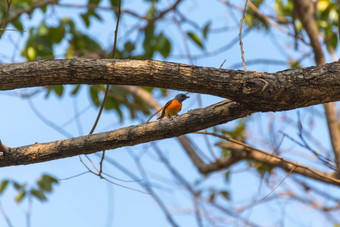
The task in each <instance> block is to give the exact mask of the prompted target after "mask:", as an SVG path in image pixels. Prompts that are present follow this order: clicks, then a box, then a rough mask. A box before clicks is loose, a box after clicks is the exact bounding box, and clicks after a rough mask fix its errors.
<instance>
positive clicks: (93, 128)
mask: <svg viewBox="0 0 340 227" xmlns="http://www.w3.org/2000/svg"><path fill="white" fill-rule="evenodd" d="M121 4H122V0H119V3H118V14H117V23H116V30H115V37H114V42H113V49H112V58H115V54H116V47H117V36H118V28H119V20H120V15H121ZM109 89H110V84H107V85H106V89H105V94H104V98H103V101H102V104H101V106H100V109H99V112H98V115H97V118H96V121H95V123H94V124H93V127H92V129H91V131H90V133H89V134H90V135H91V134H92V133H93V132H94V130H95V129H96V127H97V124H98V122H99V119H100V117H101V115H102V112H103V109H104V105H105V101H106V98H107V94H108V93H109ZM86 157H87V156H86ZM87 158H88V157H87ZM104 158H105V150H103V154H102V158H101V161H100V167H99V171H98V176H99V177H101V178H103V177H102V172H103V160H104ZM91 162H92V161H91ZM95 168H96V167H95Z"/></svg>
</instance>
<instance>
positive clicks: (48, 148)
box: [0, 101, 252, 167]
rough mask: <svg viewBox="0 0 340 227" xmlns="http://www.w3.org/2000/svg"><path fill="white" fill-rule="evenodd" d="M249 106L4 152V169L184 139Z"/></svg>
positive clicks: (0, 162)
mask: <svg viewBox="0 0 340 227" xmlns="http://www.w3.org/2000/svg"><path fill="white" fill-rule="evenodd" d="M251 113H252V112H251V111H250V110H248V109H247V105H244V104H239V103H236V102H233V101H222V102H220V103H217V104H214V105H212V106H208V107H206V108H204V109H195V110H191V111H189V112H188V113H186V114H184V115H181V116H179V117H175V118H171V119H168V118H167V119H164V120H160V121H155V122H151V123H148V124H141V125H136V126H130V127H126V128H121V129H118V130H115V131H109V132H104V133H98V134H92V135H87V136H80V137H75V138H71V139H65V140H60V141H54V142H50V143H44V144H39V143H36V144H33V145H28V146H23V147H16V148H9V149H3V150H2V152H3V157H2V159H0V167H3V166H11V165H21V164H31V163H37V162H43V161H49V160H54V159H60V158H65V157H71V156H75V155H80V154H90V153H94V152H97V151H101V150H109V149H114V148H118V147H124V146H132V145H136V144H140V143H145V142H150V141H155V140H159V139H165V138H171V137H175V136H180V135H183V134H186V133H190V132H195V131H198V130H202V129H204V128H208V127H211V126H214V125H217V124H221V123H225V122H229V121H231V120H234V119H236V118H240V117H245V116H247V115H249V114H251Z"/></svg>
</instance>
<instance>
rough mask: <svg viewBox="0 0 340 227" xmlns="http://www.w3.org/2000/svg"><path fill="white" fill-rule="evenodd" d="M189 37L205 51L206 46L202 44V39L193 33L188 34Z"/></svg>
mask: <svg viewBox="0 0 340 227" xmlns="http://www.w3.org/2000/svg"><path fill="white" fill-rule="evenodd" d="M187 36H188V37H189V38H190V39H191V40H192V41H193V42H194V43H196V44H197V45H198V46H199V47H200V48H201V49H203V50H204V46H203V44H202V42H201V39H200V38H199V37H198V36H197V35H196V34H194V33H192V32H187Z"/></svg>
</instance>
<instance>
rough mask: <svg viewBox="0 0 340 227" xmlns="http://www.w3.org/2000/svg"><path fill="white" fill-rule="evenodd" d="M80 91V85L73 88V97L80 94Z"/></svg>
mask: <svg viewBox="0 0 340 227" xmlns="http://www.w3.org/2000/svg"><path fill="white" fill-rule="evenodd" d="M79 89H80V84H78V85H76V86H75V87H74V88H73V90H72V92H71V95H76V94H77V93H78V91H79Z"/></svg>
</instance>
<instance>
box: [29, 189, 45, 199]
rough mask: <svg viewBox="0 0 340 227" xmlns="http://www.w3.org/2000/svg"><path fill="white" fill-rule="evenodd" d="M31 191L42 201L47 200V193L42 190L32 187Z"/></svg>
mask: <svg viewBox="0 0 340 227" xmlns="http://www.w3.org/2000/svg"><path fill="white" fill-rule="evenodd" d="M30 193H31V195H32V196H34V197H36V198H37V199H39V200H40V201H46V200H47V198H46V196H45V193H44V191H42V190H36V189H31V191H30Z"/></svg>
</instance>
